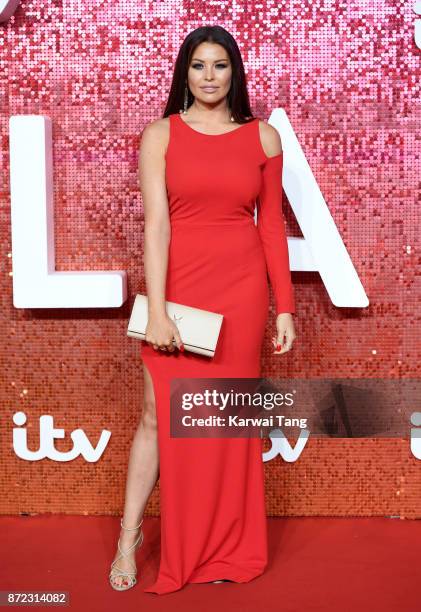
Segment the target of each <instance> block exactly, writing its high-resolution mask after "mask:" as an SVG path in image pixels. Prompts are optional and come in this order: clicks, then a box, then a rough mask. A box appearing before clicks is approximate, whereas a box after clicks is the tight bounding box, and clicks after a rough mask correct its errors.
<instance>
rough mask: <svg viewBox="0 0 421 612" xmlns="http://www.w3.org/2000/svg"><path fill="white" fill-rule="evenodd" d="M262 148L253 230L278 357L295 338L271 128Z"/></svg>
mask: <svg viewBox="0 0 421 612" xmlns="http://www.w3.org/2000/svg"><path fill="white" fill-rule="evenodd" d="M262 147H264V151H265V153H266V155H267V156H268V157H267V159H266V161H265V163H264V165H263V168H262V186H261V189H260V193H259V195H258V198H257V229H258V231H259V235H260V239H261V241H262V245H263V250H264V253H265V259H266V265H267V270H268V274H269V279H270V283H271V286H272V289H273V293H274V297H275V305H276V313H277V317H276V328H277V335H276V336H275V337H273V339H272V341H273V343H274V346H275V349H276V350H275V352H276V353H279V354H281V353H286V352H287V351H289V350H290V349H291V348H292V343H293V342H294V340H295V338H296V334H295V329H294V321H293V317H292V314H294V313H295V293H294V287H293V284H292V280H291V271H290V268H289V254H288V241H287V236H286V230H285V219H284V215H283V212H282V169H283V151H282V145H281V139H280V136H279V134H278V132H277V130H275V128H273V127H272V126H268V125H267V126H265V143H263V142H262ZM284 337H285V343H284ZM278 347H279V348H278Z"/></svg>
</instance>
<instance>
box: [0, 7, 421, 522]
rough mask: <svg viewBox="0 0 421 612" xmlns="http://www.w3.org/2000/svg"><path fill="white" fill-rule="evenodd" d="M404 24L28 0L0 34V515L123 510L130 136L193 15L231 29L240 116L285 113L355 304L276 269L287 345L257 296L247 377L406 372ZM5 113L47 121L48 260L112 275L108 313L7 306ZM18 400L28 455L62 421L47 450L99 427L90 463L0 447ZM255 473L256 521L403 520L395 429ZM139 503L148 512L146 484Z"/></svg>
mask: <svg viewBox="0 0 421 612" xmlns="http://www.w3.org/2000/svg"><path fill="white" fill-rule="evenodd" d="M415 19H416V15H415V13H414V12H413V10H412V3H411V2H407V1H406V0H405V1H404V2H403V1H398V0H393V1H391V0H389V1H388V0H382V1H379V0H370V1H369V0H360V1H358V2H344V1H340V0H332V1H331V2H327V1H314V2H311V3H310V2H298V1H295V0H287V1H282V0H281V1H279V2H278V1H276V2H275V1H273V2H272V1H265V0H262V1H261V2H255V3H253V2H236V3H225V2H213V3H208V2H181V1H180V2H177V1H175V2H139V1H137V0H125V1H124V2H123V1H114V2H105V1H93V0H83V2H82V1H81V0H80V1H76V0H67V1H65V2H59V1H57V0H44V1H42V2H35V1H30V0H27V1H23V2H22V3H21V4H20V6H19V7H18V9H17V11H16V13H15V15H14V16H13V17H12V18H11V19H10V20H9V21H8V22H7V23H5V24H2V25H0V45H1V46H0V53H1V56H0V96H1V98H0V101H1V117H0V121H1V123H0V129H1V146H0V156H1V172H0V202H1V209H0V210H1V258H2V264H1V272H2V274H1V294H0V300H1V316H0V324H1V337H2V350H1V369H0V384H1V408H2V410H1V457H0V462H1V463H0V466H1V470H0V479H1V490H2V495H1V498H0V499H1V501H0V512H2V513H18V512H29V513H31V512H47V511H51V512H66V513H77V514H78V513H80V514H82V513H83V514H118V513H120V511H121V509H122V507H123V501H124V484H125V476H126V468H127V459H128V452H129V448H130V444H131V441H132V437H133V434H134V431H135V428H136V425H137V423H138V420H139V416H140V413H141V407H142V394H143V379H142V371H141V361H140V358H139V350H138V349H139V347H138V344H137V342H136V341H135V340H131V339H128V338H127V337H126V335H125V332H126V325H127V319H128V316H129V312H130V306H131V303H132V299H133V296H134V294H135V293H136V292H145V282H144V276H143V266H142V257H143V210H142V201H141V197H140V193H139V189H138V179H137V155H138V145H139V138H140V134H141V132H142V129H143V128H144V126H145V125H146V124H147V123H148V122H150V121H152V120H154V119H155V118H157V117H159V116H160V115H161V114H162V112H163V108H164V104H165V101H166V96H167V93H168V91H169V86H170V82H171V76H172V70H173V66H174V61H175V57H176V54H177V51H178V48H179V46H180V44H181V42H182V40H183V38H184V37H185V36H186V34H187V33H188V32H189V31H191V30H192V29H194V28H196V27H198V26H200V25H205V24H210V25H215V24H219V25H222V26H224V27H225V28H226V29H228V30H229V31H230V32H231V33H232V34H233V35H234V36H235V38H236V40H237V41H238V44H239V46H240V49H241V52H242V55H243V59H244V62H245V67H246V72H247V75H248V83H249V91H250V97H251V102H252V107H253V111H254V113H255V114H256V115H257V116H259V117H260V118H263V119H268V117H269V116H270V113H271V110H272V108H276V107H283V108H285V109H286V111H287V113H288V115H289V118H290V120H291V122H292V125H293V127H294V130H295V131H296V134H297V136H298V139H299V141H300V143H301V145H302V147H303V149H304V152H305V155H306V157H307V159H308V161H309V163H310V165H311V167H312V170H313V172H314V174H315V177H316V179H317V181H318V184H319V186H320V188H321V190H322V192H323V194H324V196H325V199H326V201H327V203H328V205H329V208H330V210H331V213H332V215H333V218H334V220H335V222H336V225H337V226H338V228H339V230H340V232H341V235H342V237H343V240H344V242H345V245H346V247H347V249H348V250H349V252H350V255H351V258H352V260H353V262H354V265H355V267H356V269H357V271H358V273H359V275H360V278H361V280H362V283H363V285H364V287H365V290H366V292H367V294H368V296H369V299H370V306H369V308H367V309H361V310H358V309H343V308H342V309H339V308H336V307H334V306H333V305H332V304H331V302H330V300H329V297H328V295H327V293H326V290H325V288H324V286H323V284H322V282H321V279H320V277H319V275H318V274H314V273H293V281H294V284H295V289H296V296H297V314H296V317H295V322H296V329H297V336H298V338H297V340H296V342H295V345H294V349H293V350H292V351H291V352H290V353H289V354H287V355H285V356H282V357H279V356H274V355H272V347H271V341H270V338H271V335H272V332H273V329H274V311H273V300H272V310H271V318H270V324H269V325H268V329H267V334H266V339H265V347H266V348H265V352H264V357H263V372H262V373H263V375H266V376H279V377H283V376H292V377H344V376H349V377H351V378H352V377H385V378H399V377H413V378H414V377H417V376H419V374H420V371H421V359H420V357H421V355H420V346H421V342H420V335H421V334H420V308H419V302H420V298H421V290H420V289H421V287H420V255H419V253H420V250H419V249H420V232H419V226H418V225H417V224H418V223H419V221H420V214H419V206H420V201H419V195H420V169H421V168H420V166H421V161H420V153H421V141H420V104H419V95H420V66H419V61H420V51H419V49H417V47H416V45H415V42H414V24H415ZM14 114H44V115H48V116H49V117H51V118H52V121H53V138H54V152H53V157H54V177H55V182H54V197H55V232H56V269H57V270H75V269H76V270H84V269H85V270H95V269H97V270H101V269H103V270H104V269H105V270H109V269H115V270H118V269H125V270H127V272H128V277H129V293H130V298H129V300H128V302H126V304H125V305H124V306H123V307H122V308H119V309H109V310H96V311H91V310H88V309H86V310H45V311H44V310H18V309H15V308H14V307H13V304H12V293H11V289H12V278H11V269H12V261H11V230H10V196H9V175H8V171H9V137H8V119H9V116H10V115H14ZM285 215H286V218H287V222H288V229H289V234H290V235H297V236H300V235H301V234H300V230H299V228H298V227H297V225H296V223H295V222H294V218H293V215H292V213H291V209H290V208H289V204H288V202H287V201H285ZM416 408H417V409H418V410H419V409H420V406H418V407H416ZM414 409H415V407H414ZM17 410H23V411H24V412H25V413H26V415H27V417H28V444H29V447H30V448H31V449H33V450H35V449H36V448H37V447H38V418H39V416H40V415H42V414H52V415H53V416H54V419H55V425H56V427H63V428H64V429H65V430H66V432H67V438H66V439H64V440H57V441H56V446H57V448H58V449H59V450H63V451H64V450H68V449H69V448H70V445H71V441H70V439H69V435H68V434H69V432H70V431H72V430H73V429H76V428H77V427H82V428H83V429H84V430H85V432H86V434H87V435H88V436H89V437H90V439H91V440H92V441H93V443H94V444H96V441H97V440H98V438H99V435H100V432H101V430H102V429H108V430H110V431H111V432H112V436H111V439H110V442H109V443H108V446H107V448H106V451H105V452H104V454H103V456H102V457H101V459H100V460H99V462H97V463H87V462H86V461H85V460H84V459H83V458H82V457H79V458H77V459H75V460H74V461H70V462H67V463H56V462H52V461H50V460H49V459H45V460H43V461H38V462H29V461H23V460H21V459H18V458H17V457H16V456H15V455H14V453H13V449H12V443H11V432H12V426H13V424H12V415H13V414H14V412H16V411H17ZM409 427H410V425H409V424H408V431H409ZM291 442H293V441H292V440H291ZM268 446H269V445H268ZM265 470H266V477H267V483H266V485H267V511H268V514H269V515H347V514H351V515H387V516H389V515H399V516H401V517H409V518H415V517H420V516H421V498H420V495H419V491H420V486H421V465H420V462H419V461H418V460H417V459H415V457H414V456H413V455H412V454H411V453H410V450H409V441H408V439H390V440H379V439H377V440H374V439H364V440H351V439H343V440H326V439H311V440H310V442H309V443H308V445H307V447H306V449H305V452H304V453H303V454H302V456H301V457H300V459H299V460H298V461H297V462H296V463H292V464H290V463H285V462H283V461H282V460H281V459H280V458H277V459H275V460H272V461H270V462H268V463H267V464H265ZM146 514H150V515H158V514H159V485H158V486H157V487H156V489H155V491H154V493H153V495H152V497H151V498H150V501H149V504H148V507H147V510H146Z"/></svg>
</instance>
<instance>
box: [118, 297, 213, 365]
mask: <svg viewBox="0 0 421 612" xmlns="http://www.w3.org/2000/svg"><path fill="white" fill-rule="evenodd" d="M165 307H166V310H167V313H168V316H169V317H171V319H173V320H174V322H175V324H176V325H177V327H178V330H179V332H180V336H181V340H182V341H183V344H184V348H185V349H186V351H191V352H192V353H199V355H207V356H209V357H213V356H214V354H215V350H216V345H217V342H218V337H219V332H220V330H221V325H222V320H223V318H224V315H222V314H219V313H217V312H211V311H209V310H202V309H201V308H194V307H193V306H184V305H183V304H177V303H176V302H169V301H166V302H165ZM147 322H148V297H147V296H146V295H141V294H137V295H136V299H135V301H134V304H133V309H132V313H131V315H130V320H129V325H128V328H127V335H128V336H131V337H132V338H139V339H140V340H145V331H146V324H147ZM173 344H174V345H175V340H173Z"/></svg>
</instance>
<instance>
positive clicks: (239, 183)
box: [110, 26, 295, 594]
mask: <svg viewBox="0 0 421 612" xmlns="http://www.w3.org/2000/svg"><path fill="white" fill-rule="evenodd" d="M180 107H182V111H183V112H182V114H180V113H181V111H180ZM282 160H283V155H282V147H281V140H280V137H279V134H278V132H277V131H276V130H275V129H274V128H273V127H272V126H270V125H268V124H266V123H264V122H263V121H259V120H258V119H256V118H253V117H252V115H251V111H250V107H249V100H248V94H247V89H246V78H245V74H244V67H243V63H242V60H241V56H240V52H239V49H238V47H237V44H236V42H235V40H234V39H233V37H232V36H231V35H230V34H229V33H228V32H227V31H226V30H224V29H223V28H221V27H219V26H213V27H200V28H198V29H197V30H195V31H193V32H192V33H190V34H189V35H188V36H187V37H186V39H185V40H184V42H183V44H182V46H181V48H180V51H179V54H178V58H177V62H176V66H175V72H174V78H173V83H172V87H171V92H170V95H169V99H168V103H167V106H166V109H165V112H164V118H163V119H159V120H157V121H154V122H152V123H151V124H150V125H148V126H147V127H146V128H145V130H144V132H143V135H142V142H141V148H140V183H141V191H142V197H143V205H144V214H145V254H144V263H145V275H146V286H147V294H148V309H149V311H148V324H147V329H146V340H145V342H144V343H143V344H142V345H141V357H142V359H143V371H144V384H145V387H144V389H145V395H144V408H143V414H142V420H141V423H140V426H139V429H138V430H137V432H136V436H135V439H134V442H133V446H132V450H131V456H130V462H129V470H128V479H127V489H126V502H125V507H124V514H123V517H122V519H121V523H120V524H121V527H122V529H121V532H120V540H119V543H118V551H117V553H116V556H115V558H114V562H113V565H112V570H111V572H110V582H111V585H112V586H113V587H114V588H117V589H120V590H124V589H127V588H130V587H132V586H134V584H135V583H136V577H135V576H136V565H135V551H136V549H137V548H138V546H139V545H140V544H141V543H142V541H143V533H142V531H139V530H141V524H142V522H143V519H142V516H143V512H144V509H145V506H146V503H147V500H148V497H149V495H150V493H151V491H152V490H153V488H154V485H155V482H156V480H157V478H158V475H159V478H160V499H161V561H160V568H159V574H158V576H157V578H156V580H155V582H154V583H153V584H152V585H150V586H149V587H148V588H146V589H144V591H146V592H153V593H159V594H162V593H169V592H172V591H176V590H178V589H180V588H182V586H183V585H184V584H186V583H189V582H190V583H192V582H193V583H198V582H219V581H222V580H230V581H235V582H248V581H249V580H251V579H253V578H254V577H256V576H258V575H260V574H261V573H262V572H263V571H264V569H265V567H266V564H267V539H266V538H267V534H266V514H265V499H264V472H263V462H262V441H261V439H259V438H212V439H205V440H203V439H200V438H173V437H171V436H170V427H169V412H170V411H169V402H170V393H169V391H170V381H171V379H173V378H214V377H215V378H218V377H219V378H231V377H238V378H258V377H260V356H261V348H262V342H263V337H264V333H265V328H266V322H267V318H268V309H269V289H268V278H267V272H268V273H269V278H270V281H271V285H272V287H273V290H274V295H275V302H276V309H277V310H276V312H277V318H276V329H277V332H276V336H275V337H274V338H273V343H274V345H275V352H276V354H283V353H286V352H287V351H289V350H290V349H291V347H292V343H293V341H294V339H295V331H294V323H293V319H292V314H293V313H294V312H295V304H294V292H293V287H292V283H291V275H290V270H289V259H288V246H287V239H286V235H285V225H284V220H283V216H282V208H281V202H282V185H281V179H282ZM255 204H257V213H258V217H257V226H256V224H255V222H254V207H255ZM165 300H169V301H174V302H178V303H182V304H186V305H191V306H195V307H197V308H203V309H205V310H210V311H213V312H218V313H221V314H223V315H224V320H223V325H222V327H221V332H220V336H219V339H218V344H217V348H216V351H215V355H214V357H212V358H210V357H205V356H202V355H197V354H194V353H191V352H188V351H183V345H182V340H183V338H181V337H180V334H179V332H178V329H177V326H176V324H175V322H174V321H173V320H171V319H170V318H169V316H168V315H167V313H166V310H165ZM284 338H285V343H284V344H283V342H284ZM281 345H282V346H281ZM158 457H159V458H158Z"/></svg>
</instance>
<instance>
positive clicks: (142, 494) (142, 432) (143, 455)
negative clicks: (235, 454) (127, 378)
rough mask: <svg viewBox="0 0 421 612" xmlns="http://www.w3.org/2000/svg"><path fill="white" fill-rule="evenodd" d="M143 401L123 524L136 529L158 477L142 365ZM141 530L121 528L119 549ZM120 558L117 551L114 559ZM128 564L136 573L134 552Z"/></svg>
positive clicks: (151, 405)
mask: <svg viewBox="0 0 421 612" xmlns="http://www.w3.org/2000/svg"><path fill="white" fill-rule="evenodd" d="M143 380H144V400H143V411H142V416H141V419H140V422H139V425H138V428H137V430H136V432H135V435H134V438H133V442H132V446H131V449H130V455H129V464H128V469H127V481H126V496H125V504H124V512H123V525H124V526H125V527H136V525H138V524H139V523H140V521H141V519H142V517H143V512H144V510H145V507H146V504H147V502H148V499H149V496H150V494H151V493H152V491H153V489H154V487H155V484H156V481H157V479H158V477H159V452H158V430H157V420H156V404H155V394H154V388H153V383H152V378H151V375H150V372H149V370H148V368H147V367H146V365H145V363H144V362H143ZM139 533H140V530H139V529H137V530H134V531H125V530H124V529H120V546H121V548H122V549H123V550H127V549H128V548H130V546H131V545H132V544H134V542H135V540H136V538H137V537H138V535H139ZM117 556H119V552H118V549H117V552H116V554H115V556H114V559H116V558H117ZM128 559H129V561H130V562H131V563H132V565H131V564H130V562H128V561H127V560H126V559H124V558H123V559H120V560H119V561H118V562H117V564H116V565H117V566H118V568H120V569H121V570H123V571H125V570H129V571H133V567H135V566H136V562H135V551H131V552H130V553H129V555H128ZM113 582H114V584H117V585H121V584H122V583H123V585H126V584H127V579H124V578H122V577H121V576H115V577H114V578H113Z"/></svg>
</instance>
